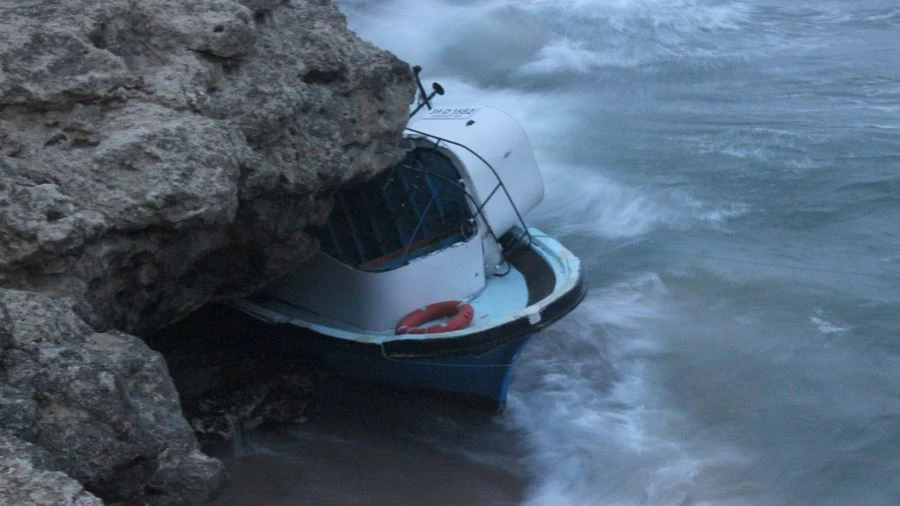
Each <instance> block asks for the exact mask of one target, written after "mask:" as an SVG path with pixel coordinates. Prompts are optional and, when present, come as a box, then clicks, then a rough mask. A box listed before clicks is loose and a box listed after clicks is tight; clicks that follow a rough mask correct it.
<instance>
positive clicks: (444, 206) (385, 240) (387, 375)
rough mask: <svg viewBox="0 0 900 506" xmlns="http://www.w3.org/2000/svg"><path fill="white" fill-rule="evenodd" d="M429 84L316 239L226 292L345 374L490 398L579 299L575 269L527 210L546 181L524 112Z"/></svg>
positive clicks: (488, 403)
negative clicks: (311, 250)
mask: <svg viewBox="0 0 900 506" xmlns="http://www.w3.org/2000/svg"><path fill="white" fill-rule="evenodd" d="M434 86H435V92H437V91H438V88H439V85H437V84H435V85H434ZM421 88H422V87H421V84H420V89H421ZM434 94H435V93H434V92H433V93H432V94H431V95H430V96H429V97H425V99H424V103H423V104H420V105H419V108H421V107H422V105H427V106H428V109H427V110H424V111H422V113H421V114H418V115H416V116H413V118H411V119H410V122H409V123H408V127H407V129H406V131H405V134H404V142H405V144H406V146H405V147H406V148H407V153H406V157H405V158H404V159H403V160H402V161H401V162H400V163H398V164H397V165H396V166H394V167H392V168H389V169H387V170H385V171H383V172H381V173H380V174H378V175H377V176H376V177H374V178H372V179H371V180H369V181H367V182H365V183H363V184H355V185H351V186H347V187H345V188H342V189H340V190H339V191H338V192H337V193H336V195H335V199H334V200H335V204H334V209H333V211H332V213H331V216H330V219H329V221H328V223H327V225H326V226H324V227H321V228H319V229H316V230H314V231H313V233H314V235H315V236H316V237H317V238H318V240H319V242H320V244H321V249H320V251H319V252H318V253H317V254H315V256H314V257H313V258H312V259H311V260H309V261H307V262H305V263H304V264H302V265H300V266H298V268H297V270H296V271H295V272H293V273H292V274H289V275H287V276H285V277H284V278H282V279H280V280H279V281H277V282H275V283H273V284H271V285H270V286H268V287H266V288H265V289H263V290H261V291H260V292H258V293H255V294H253V295H252V296H249V297H246V298H242V299H238V300H234V301H231V305H232V306H233V307H235V308H237V309H239V310H240V311H242V312H244V313H246V314H247V315H249V316H251V317H253V318H254V319H256V320H259V321H262V322H264V323H265V324H266V325H267V327H268V328H270V329H271V333H273V334H276V335H278V336H279V337H280V338H282V339H283V340H287V341H291V342H294V343H296V344H297V345H298V346H301V347H303V348H304V349H305V350H306V351H311V352H313V353H315V354H316V355H317V356H320V357H321V358H323V359H324V360H325V362H326V363H327V364H328V365H329V366H330V367H332V368H334V369H336V370H337V371H339V372H340V373H343V374H345V375H348V376H350V377H353V378H356V379H361V380H365V381H371V382H378V383H385V384H389V385H394V386H398V387H405V388H413V389H418V390H426V391H434V392H442V393H445V394H450V395H453V396H455V397H460V398H462V399H464V400H466V401H467V402H468V403H470V404H473V405H476V406H479V407H482V408H487V409H491V410H499V409H502V408H503V406H504V405H505V402H506V399H507V391H508V387H509V381H510V373H511V370H512V366H513V364H514V362H515V361H516V357H517V356H518V355H519V354H520V352H521V351H522V349H523V348H524V347H525V345H526V344H527V343H528V341H529V339H531V338H532V337H533V336H534V335H535V334H537V333H539V332H540V331H541V330H542V329H544V328H545V327H547V326H548V325H550V324H551V323H553V322H554V321H556V320H558V319H560V318H562V317H563V316H565V315H566V314H568V313H569V312H571V311H572V310H573V309H574V308H575V307H576V306H577V305H578V304H579V302H580V301H581V300H582V298H583V297H584V293H585V285H584V274H583V272H582V266H581V262H580V261H579V259H578V257H577V256H575V255H574V254H573V253H572V252H571V251H569V250H568V249H566V248H565V247H564V246H563V245H561V244H560V243H559V242H557V241H556V240H555V239H553V238H551V237H549V236H547V235H546V234H544V233H543V232H541V231H540V230H538V229H536V228H534V227H532V226H529V225H527V224H526V223H525V221H524V214H525V213H526V212H528V211H529V210H531V209H532V208H533V207H534V206H536V205H537V204H538V203H539V202H540V201H541V200H542V198H543V194H544V185H543V180H542V178H541V174H540V171H539V169H538V165H537V163H536V161H535V158H534V155H533V153H532V149H531V146H530V144H529V142H528V138H527V137H526V135H525V133H524V132H523V130H522V129H521V128H520V126H519V125H518V124H517V123H516V122H515V121H514V120H513V119H512V118H511V117H510V116H508V115H507V114H505V113H504V112H502V111H500V110H498V109H495V108H492V107H483V106H477V107H431V103H430V101H429V99H430V98H432V97H433V96H434ZM415 112H418V109H417V110H416V111H414V114H415Z"/></svg>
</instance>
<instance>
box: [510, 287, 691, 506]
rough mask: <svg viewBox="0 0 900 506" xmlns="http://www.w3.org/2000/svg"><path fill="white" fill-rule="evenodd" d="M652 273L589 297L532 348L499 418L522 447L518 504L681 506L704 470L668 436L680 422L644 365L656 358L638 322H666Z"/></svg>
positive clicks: (663, 294) (663, 291)
mask: <svg viewBox="0 0 900 506" xmlns="http://www.w3.org/2000/svg"><path fill="white" fill-rule="evenodd" d="M666 292H667V290H666V287H665V286H664V284H663V283H662V282H661V281H660V280H659V278H658V277H657V276H655V275H653V274H649V273H648V274H645V275H641V276H638V277H636V278H634V279H632V280H630V281H628V282H624V283H620V284H617V285H615V286H613V287H610V288H607V289H604V290H601V291H597V292H594V293H592V294H591V295H590V296H589V297H588V299H587V300H586V301H585V302H584V306H583V308H584V310H582V311H579V312H577V313H576V314H574V315H572V317H570V318H569V319H567V320H566V321H564V322H562V325H560V327H561V330H562V331H563V332H564V333H565V335H564V336H559V337H558V338H554V337H555V336H553V335H550V336H547V337H546V338H545V339H541V340H539V341H537V342H535V343H534V344H533V345H532V348H533V350H532V351H530V352H526V353H527V358H526V357H523V361H522V363H521V365H520V369H521V371H519V373H518V375H517V378H520V379H521V381H517V382H514V383H513V387H514V388H513V392H512V394H511V399H510V405H509V409H508V413H507V419H508V421H509V423H510V424H512V425H513V426H515V427H517V428H519V429H522V430H523V431H524V432H525V434H526V435H527V438H528V444H529V446H530V448H531V451H530V454H529V457H528V459H527V465H528V467H529V469H530V470H531V472H532V474H533V476H534V479H533V484H532V486H531V487H530V488H529V490H528V493H527V498H526V501H525V504H526V505H533V506H555V505H560V506H563V505H565V506H570V505H582V504H597V501H598V500H601V498H602V503H603V504H609V505H618V504H622V505H625V504H628V505H630V504H639V503H643V504H680V503H681V502H682V501H684V500H685V498H686V497H687V495H688V493H689V491H690V489H691V488H692V484H693V481H694V478H695V476H696V475H697V473H698V471H699V470H700V469H701V468H702V466H703V463H702V462H701V461H700V460H698V459H697V458H696V457H694V456H693V455H691V450H690V449H689V448H688V447H687V446H686V445H685V444H683V443H682V442H679V441H678V439H677V438H674V437H672V435H671V434H670V433H668V432H667V429H666V427H669V426H673V425H674V426H677V425H679V424H680V423H681V422H680V418H681V414H680V413H679V412H678V411H677V410H675V409H672V408H669V407H666V406H665V405H664V403H662V402H660V395H661V392H662V390H661V389H660V387H659V385H658V384H656V380H655V379H654V377H653V375H652V373H650V372H649V371H648V370H647V368H646V367H645V364H644V358H646V357H648V356H652V355H658V354H660V353H665V350H664V349H661V348H660V347H659V344H658V342H657V341H655V340H654V339H652V338H651V337H650V336H647V335H645V334H644V333H643V330H644V328H643V326H642V322H645V321H648V320H654V319H656V318H659V317H660V316H663V315H664V313H665V311H666V310H665V305H666V303H665V300H666Z"/></svg>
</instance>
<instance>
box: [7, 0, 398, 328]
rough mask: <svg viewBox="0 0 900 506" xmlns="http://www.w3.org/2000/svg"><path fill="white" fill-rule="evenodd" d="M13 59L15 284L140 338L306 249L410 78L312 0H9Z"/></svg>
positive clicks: (391, 118)
mask: <svg viewBox="0 0 900 506" xmlns="http://www.w3.org/2000/svg"><path fill="white" fill-rule="evenodd" d="M0 68H2V69H3V71H2V72H0V284H2V285H4V286H9V287H14V288H19V289H27V290H38V291H52V292H65V293H77V294H83V295H85V296H86V297H87V298H88V300H89V301H90V302H91V304H92V305H93V307H94V308H95V309H96V310H97V313H98V316H99V318H100V321H101V322H102V323H103V324H104V325H105V326H108V327H114V328H119V329H121V330H125V331H137V332H139V333H141V332H144V331H147V330H151V329H154V328H157V327H159V326H160V325H162V324H165V323H168V322H170V321H172V320H173V319H176V318H178V317H180V316H183V315H184V314H187V313H188V312H190V311H191V310H193V309H195V308H197V307H199V306H200V305H202V304H204V303H206V302H208V301H210V300H213V299H216V298H221V297H222V296H224V295H233V294H238V293H246V292H248V291H251V290H253V289H255V288H258V287H259V286H261V285H262V284H264V283H266V282H268V281H271V280H272V279H273V278H275V277H277V276H279V275H282V274H284V273H285V271H286V270H287V269H290V268H291V266H293V265H296V264H297V262H300V261H302V260H304V259H305V258H307V257H308V255H310V254H311V252H312V251H313V247H314V246H315V244H314V242H313V241H312V240H311V239H310V238H309V236H307V235H306V233H305V229H306V227H307V226H309V225H310V224H312V223H316V222H320V221H322V220H324V219H325V217H326V215H327V212H328V211H329V208H330V195H331V193H332V191H333V190H334V188H335V187H336V186H337V185H339V184H341V183H343V182H346V181H348V180H351V179H354V178H364V177H368V176H370V175H372V174H374V173H376V172H377V171H379V170H380V169H382V168H385V167H387V166H389V165H390V164H392V163H393V162H394V161H396V160H397V159H398V157H399V156H400V155H401V153H400V150H399V148H398V146H397V140H398V139H399V134H400V131H401V129H402V127H403V126H404V124H405V121H406V111H407V103H408V97H409V96H410V95H411V93H412V85H411V77H410V72H409V68H408V66H407V65H406V64H405V63H403V62H401V61H399V60H398V59H397V58H396V57H394V56H393V55H391V54H390V53H387V52H384V51H381V50H378V49H376V48H374V47H373V46H371V45H369V44H367V43H365V42H362V41H360V40H359V39H357V38H356V36H355V35H354V34H352V33H351V32H349V31H348V30H347V29H346V26H345V22H344V18H343V16H342V15H341V14H340V13H339V12H338V11H337V10H336V9H335V8H334V6H332V5H331V4H330V3H329V2H321V1H313V0H292V1H287V2H285V1H274V0H247V1H244V2H241V1H237V0H198V1H192V2H182V1H179V0H144V1H141V2H133V1H129V0H101V1H96V2H94V1H87V0H67V1H62V2H7V3H3V4H2V5H0Z"/></svg>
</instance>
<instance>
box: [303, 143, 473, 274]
mask: <svg viewBox="0 0 900 506" xmlns="http://www.w3.org/2000/svg"><path fill="white" fill-rule="evenodd" d="M474 232H475V226H474V220H473V214H472V210H471V207H470V205H469V202H468V201H467V198H466V192H465V187H464V186H463V183H462V181H461V179H460V175H459V172H458V171H457V170H456V167H454V165H453V163H452V162H451V161H450V159H449V158H447V156H445V155H444V154H442V153H440V152H439V151H437V150H435V149H433V148H422V147H420V148H415V149H413V150H411V151H410V152H409V153H407V155H406V158H404V159H403V161H401V162H400V163H399V164H397V165H396V166H394V167H393V168H391V169H388V170H386V171H384V172H382V173H380V174H379V175H377V176H375V177H374V178H372V179H370V180H369V181H367V182H366V183H363V184H360V185H353V186H348V187H346V188H342V189H341V190H340V191H338V192H337V194H336V196H335V205H334V210H333V211H332V214H331V217H330V218H329V221H328V224H327V225H326V226H325V227H323V228H321V229H318V230H315V231H314V235H315V236H316V237H317V238H318V239H319V241H320V242H321V244H322V250H323V251H325V252H326V253H328V254H329V255H331V256H332V257H334V258H336V259H338V260H340V261H342V262H344V263H346V264H348V265H351V266H353V267H357V268H360V269H363V270H370V271H386V270H391V269H395V268H397V267H401V266H403V265H406V264H407V263H409V261H410V260H412V259H414V258H416V257H420V256H422V255H426V254H428V253H431V252H433V251H437V250H439V249H442V248H446V247H449V246H450V245H452V244H455V243H457V242H459V241H463V240H465V239H468V238H469V237H470V236H471V235H472V234H473V233H474Z"/></svg>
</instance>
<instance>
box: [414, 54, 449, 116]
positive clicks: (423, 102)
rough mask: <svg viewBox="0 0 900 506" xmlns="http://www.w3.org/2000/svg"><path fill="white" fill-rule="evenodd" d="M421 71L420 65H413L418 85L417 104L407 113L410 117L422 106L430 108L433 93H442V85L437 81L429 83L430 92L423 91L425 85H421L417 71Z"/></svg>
mask: <svg viewBox="0 0 900 506" xmlns="http://www.w3.org/2000/svg"><path fill="white" fill-rule="evenodd" d="M420 72H422V67H420V66H419V65H415V66H413V75H414V76H415V77H416V86H418V87H419V105H418V106H417V107H416V108H415V109H413V112H411V113H409V117H410V118H412V117H413V116H415V115H416V113H417V112H419V111H420V110H421V109H422V107H428V108H429V109H431V99H432V98H434V96H435V95H443V94H444V87H443V86H441V85H440V84H438V83H431V93H426V92H425V87H424V86H422V80H421V79H420V78H419V73H420Z"/></svg>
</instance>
